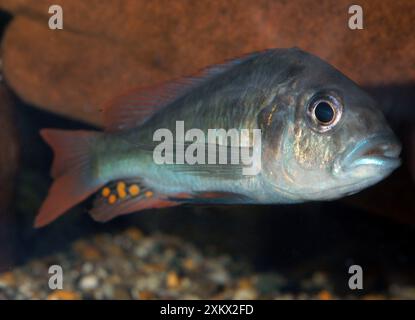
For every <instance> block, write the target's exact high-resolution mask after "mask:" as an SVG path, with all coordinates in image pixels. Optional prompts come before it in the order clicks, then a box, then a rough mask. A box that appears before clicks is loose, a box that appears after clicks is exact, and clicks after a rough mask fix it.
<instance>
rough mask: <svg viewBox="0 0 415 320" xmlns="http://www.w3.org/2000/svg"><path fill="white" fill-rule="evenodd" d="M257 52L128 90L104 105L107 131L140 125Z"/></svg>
mask: <svg viewBox="0 0 415 320" xmlns="http://www.w3.org/2000/svg"><path fill="white" fill-rule="evenodd" d="M254 55H257V53H254V54H249V55H246V56H244V57H241V58H237V59H233V60H229V61H227V62H225V63H222V64H218V65H213V66H211V67H208V68H205V69H204V70H202V71H200V72H199V73H197V74H196V75H194V76H190V77H184V78H182V79H178V80H175V81H171V82H167V83H163V84H161V85H158V86H157V85H156V86H152V87H147V88H139V89H132V90H129V91H128V92H127V93H125V94H122V95H120V96H118V97H116V98H114V99H112V100H111V101H110V103H108V104H107V105H106V106H105V107H104V110H103V111H104V126H105V129H106V131H111V132H113V131H121V130H126V129H131V128H134V127H137V126H139V125H140V124H142V123H143V122H144V121H146V120H147V119H148V118H149V117H150V116H151V115H153V114H154V113H156V112H157V111H158V110H160V109H162V108H164V107H165V106H167V105H168V104H170V103H171V102H173V101H175V100H176V99H177V98H179V97H181V96H183V95H184V94H186V93H187V92H189V91H190V90H191V89H193V88H195V87H197V86H199V85H200V84H202V83H204V82H205V81H207V80H209V79H212V78H213V77H215V76H216V75H218V74H221V73H223V72H225V71H226V70H229V69H230V68H232V67H233V66H235V65H238V64H239V63H241V62H243V61H245V60H247V59H248V58H250V57H252V56H254Z"/></svg>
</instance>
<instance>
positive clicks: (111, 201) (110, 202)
mask: <svg viewBox="0 0 415 320" xmlns="http://www.w3.org/2000/svg"><path fill="white" fill-rule="evenodd" d="M115 201H117V196H116V195H115V194H112V195H110V196H109V197H108V203H109V204H114V203H115Z"/></svg>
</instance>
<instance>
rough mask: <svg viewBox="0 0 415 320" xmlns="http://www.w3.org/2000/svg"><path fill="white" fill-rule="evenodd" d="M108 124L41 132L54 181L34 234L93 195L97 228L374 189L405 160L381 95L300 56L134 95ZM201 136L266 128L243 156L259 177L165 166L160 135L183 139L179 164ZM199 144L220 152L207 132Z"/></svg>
mask: <svg viewBox="0 0 415 320" xmlns="http://www.w3.org/2000/svg"><path fill="white" fill-rule="evenodd" d="M105 115H106V130H105V131H104V132H88V131H74V132H71V131H69V132H67V131H62V130H54V129H46V130H44V131H43V132H42V136H43V137H44V139H45V140H46V141H47V142H48V143H49V144H50V145H51V146H52V148H54V150H55V159H54V163H53V166H52V176H53V177H54V178H55V181H54V183H53V184H52V187H51V189H50V191H49V194H48V197H47V199H46V201H45V202H44V204H43V205H42V207H41V209H40V212H39V215H38V217H37V219H36V223H35V225H36V226H43V225H45V224H47V223H49V222H51V221H52V220H54V219H55V218H57V217H58V216H59V215H61V214H62V213H64V212H65V211H66V210H67V209H69V208H70V207H71V206H73V205H75V204H76V203H78V202H80V201H82V200H84V199H86V198H87V197H89V196H91V195H93V194H97V196H96V198H95V203H94V208H93V209H92V211H91V215H92V216H93V217H94V218H95V219H96V220H99V221H107V220H109V219H111V218H113V217H115V216H118V215H120V214H125V213H129V212H134V211H139V210H143V209H147V208H157V207H166V206H173V205H178V204H182V203H194V202H196V203H204V202H205V203H239V204H240V203H268V204H279V203H298V202H304V201H312V200H332V199H337V198H340V197H343V196H346V195H349V194H352V193H355V192H358V191H360V190H362V189H364V188H366V187H369V186H371V185H373V184H375V183H377V182H378V181H380V180H382V179H383V178H385V177H386V176H388V175H389V174H390V173H391V172H392V171H393V170H394V169H395V168H396V167H397V166H399V163H400V161H399V154H400V149H401V147H400V143H399V142H398V140H397V139H396V137H395V136H394V134H393V132H392V130H391V129H390V128H389V126H388V125H387V123H386V121H385V119H384V117H383V115H382V113H381V112H380V111H379V109H378V108H377V107H376V103H375V102H374V101H373V100H372V98H370V97H369V96H368V95H367V94H366V93H365V92H363V91H362V90H361V89H360V88H359V87H358V86H357V85H356V84H355V83H354V82H353V81H351V80H350V79H348V78H347V77H346V76H344V75H343V74H341V73H340V72H339V71H338V70H336V69H335V68H333V67H332V66H330V65H329V64H327V63H326V62H324V61H323V60H321V59H319V58H318V57H315V56H313V55H311V54H309V53H306V52H304V51H302V50H300V49H296V48H293V49H272V50H266V51H263V52H259V53H254V54H250V55H248V56H246V57H243V58H240V59H236V60H233V61H230V62H228V63H225V64H222V65H217V66H214V67H211V68H208V69H206V70H205V71H203V72H202V73H201V74H200V75H199V76H197V77H193V78H186V79H184V80H179V81H175V82H172V83H169V84H165V85H163V86H160V87H156V88H152V89H147V90H140V91H133V92H131V93H129V94H127V95H124V96H121V97H119V98H117V99H115V100H114V101H113V102H112V103H111V105H110V106H109V107H107V108H106V111H105ZM178 124H181V125H182V127H180V126H179V127H178ZM194 128H197V129H198V130H199V132H202V133H206V132H208V131H209V130H211V129H224V130H225V131H228V130H237V131H238V132H240V131H242V130H247V132H248V136H249V137H252V136H253V132H254V131H255V130H257V131H259V132H260V142H258V141H256V142H255V141H254V140H253V139H248V140H247V141H248V142H247V143H246V144H245V145H244V146H242V145H241V144H240V145H238V146H237V149H238V152H239V150H240V148H242V147H246V148H248V149H249V151H250V152H251V154H252V155H255V154H256V155H257V156H259V157H257V159H258V158H259V159H260V163H259V167H260V170H258V172H257V173H256V174H252V175H245V174H242V172H243V170H242V169H243V168H244V166H246V163H244V164H242V165H241V164H240V163H239V164H238V163H236V164H228V163H226V164H223V163H222V164H217V163H215V164H206V163H193V164H189V163H186V162H183V161H182V162H180V160H179V161H176V162H175V163H170V164H158V163H156V162H157V161H155V158H154V151H155V148H156V146H157V144H158V143H160V142H158V141H159V140H158V141H155V136H156V134H155V133H156V132H157V130H159V129H163V130H168V131H169V132H172V133H174V134H175V143H176V144H175V146H174V148H173V149H172V150H173V151H171V150H170V149H169V150H170V151H165V154H164V155H165V156H166V155H167V153H166V152H173V153H174V154H172V157H173V158H176V160H177V157H178V154H179V153H180V152H179V151H183V150H184V149H186V148H187V147H189V145H191V143H192V142H191V141H193V140H192V139H190V140H189V139H186V138H184V139H183V135H185V134H186V133H187V132H188V131H189V130H191V129H194ZM178 131H181V132H180V133H181V134H178ZM156 140H157V139H156ZM198 141H199V144H200V141H201V140H198ZM202 141H203V144H204V146H205V147H206V146H209V145H211V141H210V140H208V139H207V138H206V135H205V136H204V137H203V139H202ZM241 141H242V139H241V140H240V141H239V142H240V143H241ZM214 143H215V144H216V146H217V147H219V146H221V145H223V144H224V143H225V144H226V141H225V142H224V141H223V140H222V142H220V141H219V140H215V142H214ZM258 145H259V148H257V147H258ZM225 148H226V150H227V152H228V151H229V152H230V154H232V152H235V148H233V146H231V148H229V146H225ZM206 149H208V148H206ZM209 150H210V149H208V151H207V155H206V156H207V157H209V155H211V154H210V153H209V152H210V151H209ZM216 153H217V151H215V155H214V156H215V157H216ZM257 164H258V163H257ZM241 170H242V171H241ZM100 190H102V191H101V192H100ZM134 190H135V192H131V191H134ZM137 190H139V192H138V193H137V192H136V191H137Z"/></svg>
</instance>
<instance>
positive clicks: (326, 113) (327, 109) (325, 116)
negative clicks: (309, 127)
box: [314, 101, 334, 123]
mask: <svg viewBox="0 0 415 320" xmlns="http://www.w3.org/2000/svg"><path fill="white" fill-rule="evenodd" d="M314 114H315V116H316V118H317V120H318V121H320V122H322V123H329V122H331V121H332V120H333V118H334V110H333V108H332V107H331V106H330V104H328V103H327V102H324V101H322V102H319V103H318V104H317V105H316V107H315V109H314Z"/></svg>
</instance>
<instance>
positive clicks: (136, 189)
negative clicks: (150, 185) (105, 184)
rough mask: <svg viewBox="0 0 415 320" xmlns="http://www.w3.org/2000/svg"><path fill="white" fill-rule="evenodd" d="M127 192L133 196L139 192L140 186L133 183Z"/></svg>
mask: <svg viewBox="0 0 415 320" xmlns="http://www.w3.org/2000/svg"><path fill="white" fill-rule="evenodd" d="M128 192H129V194H130V195H132V196H133V197H135V196H137V195H138V194H139V193H140V187H139V186H138V185H136V184H133V185H131V186H130V187H129V188H128Z"/></svg>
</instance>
